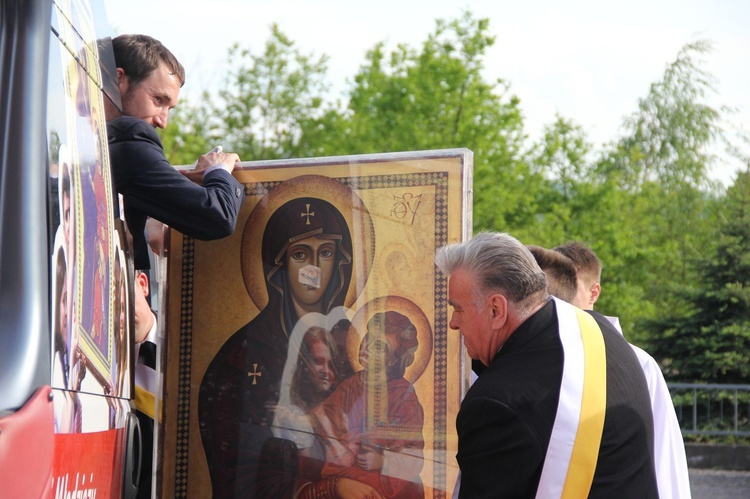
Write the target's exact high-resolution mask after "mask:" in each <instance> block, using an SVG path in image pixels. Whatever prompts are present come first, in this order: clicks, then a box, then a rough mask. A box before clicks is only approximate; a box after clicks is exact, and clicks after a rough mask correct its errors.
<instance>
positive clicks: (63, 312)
mask: <svg viewBox="0 0 750 499" xmlns="http://www.w3.org/2000/svg"><path fill="white" fill-rule="evenodd" d="M59 319H60V333H61V334H62V335H63V337H64V336H65V334H66V332H67V329H68V289H67V286H65V284H63V286H62V290H61V291H60V317H59Z"/></svg>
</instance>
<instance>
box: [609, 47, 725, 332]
mask: <svg viewBox="0 0 750 499" xmlns="http://www.w3.org/2000/svg"><path fill="white" fill-rule="evenodd" d="M709 50H711V44H710V43H709V42H706V41H698V42H695V43H690V44H687V45H685V46H684V47H683V48H682V49H681V50H680V52H679V53H678V54H677V58H676V59H675V60H674V61H673V62H672V63H670V64H669V65H667V67H666V70H665V72H664V75H663V77H662V78H661V79H660V80H659V81H657V82H655V83H653V84H652V85H651V87H650V90H649V93H648V95H647V96H646V97H644V98H643V99H641V100H640V101H639V105H638V110H637V111H636V112H635V113H634V114H633V115H631V116H630V117H628V118H627V119H626V120H625V126H624V135H623V136H622V138H620V139H619V140H617V141H616V142H613V143H612V144H611V146H610V148H609V150H607V151H605V153H604V154H603V155H602V158H601V160H600V161H599V162H598V167H597V171H596V174H597V177H598V179H597V182H599V183H601V184H602V185H604V186H606V187H605V188H604V189H605V191H606V192H608V193H609V197H608V199H607V203H606V205H604V206H599V207H598V208H599V213H598V214H599V216H600V218H601V219H602V220H605V221H606V223H607V225H608V227H609V229H610V230H611V231H616V232H611V233H609V234H606V233H602V234H600V236H601V237H603V238H604V239H605V240H606V241H607V246H608V248H609V250H610V251H611V255H610V256H611V260H609V261H608V260H604V259H603V260H604V262H605V268H608V270H609V271H608V272H607V273H606V274H605V275H607V276H609V277H611V278H613V279H614V282H613V284H614V286H613V287H614V291H615V293H609V292H607V293H606V294H604V295H603V303H602V305H603V306H609V305H614V306H615V307H617V308H616V309H614V310H613V311H612V312H615V313H617V314H618V315H621V316H624V317H625V320H624V325H625V326H626V331H629V332H630V333H631V334H632V335H633V336H632V337H631V340H632V339H635V340H642V339H645V338H643V334H642V333H643V331H641V330H639V328H638V325H637V321H636V319H638V318H651V317H654V316H655V314H656V313H658V312H657V311H660V310H673V309H674V308H675V307H680V306H683V305H684V304H683V303H682V302H681V301H680V300H677V299H676V297H675V296H674V294H673V293H672V285H678V286H683V285H695V283H697V282H698V281H697V280H696V279H697V276H696V274H695V271H694V269H693V267H691V266H690V265H688V262H689V261H690V260H691V259H694V258H699V257H701V256H702V255H703V254H704V253H706V252H707V251H710V249H711V248H712V247H713V241H714V239H715V233H716V223H715V218H714V216H713V212H712V205H713V203H714V200H715V199H716V197H717V189H716V186H715V185H714V184H713V183H712V182H711V181H710V179H709V171H710V167H711V165H713V164H714V162H715V161H716V158H715V157H714V155H713V154H712V153H711V151H712V147H713V146H715V145H716V143H717V139H718V138H719V136H720V134H721V130H722V128H721V120H722V115H721V112H720V110H718V109H716V108H714V107H712V106H710V105H709V104H708V103H707V96H708V95H710V94H713V93H714V89H713V86H712V83H713V77H712V76H711V75H710V73H708V72H707V71H706V70H705V69H704V68H703V62H702V60H701V58H700V57H701V55H702V54H704V53H706V52H708V51H709ZM603 208H606V211H605V210H604V209H603ZM603 279H604V277H603ZM605 284H606V282H605ZM628 295H629V296H628ZM605 310H607V309H605Z"/></svg>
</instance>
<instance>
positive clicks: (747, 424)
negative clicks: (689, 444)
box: [667, 383, 750, 437]
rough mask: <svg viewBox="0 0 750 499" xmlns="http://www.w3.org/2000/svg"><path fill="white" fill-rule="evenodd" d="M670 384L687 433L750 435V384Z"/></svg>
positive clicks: (673, 399)
mask: <svg viewBox="0 0 750 499" xmlns="http://www.w3.org/2000/svg"><path fill="white" fill-rule="evenodd" d="M667 385H668V386H669V391H670V393H671V395H672V402H673V403H674V408H675V412H676V413H677V419H678V420H679V422H680V428H682V434H683V435H706V436H719V435H731V436H742V437H746V436H750V385H724V384H698V383H667Z"/></svg>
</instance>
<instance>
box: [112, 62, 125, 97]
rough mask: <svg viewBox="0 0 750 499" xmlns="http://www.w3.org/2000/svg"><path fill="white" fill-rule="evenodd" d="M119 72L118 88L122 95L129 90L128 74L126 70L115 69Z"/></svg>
mask: <svg viewBox="0 0 750 499" xmlns="http://www.w3.org/2000/svg"><path fill="white" fill-rule="evenodd" d="M115 73H116V74H117V88H118V90H119V91H120V95H124V94H125V92H127V90H128V75H126V74H125V70H124V69H122V68H117V69H116V70H115Z"/></svg>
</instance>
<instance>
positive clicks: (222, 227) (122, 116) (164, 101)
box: [105, 35, 245, 269]
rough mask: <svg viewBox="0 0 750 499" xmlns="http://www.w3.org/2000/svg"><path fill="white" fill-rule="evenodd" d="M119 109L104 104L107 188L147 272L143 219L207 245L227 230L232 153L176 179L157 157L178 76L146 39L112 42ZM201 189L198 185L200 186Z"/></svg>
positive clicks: (235, 204) (239, 190) (232, 201)
mask: <svg viewBox="0 0 750 499" xmlns="http://www.w3.org/2000/svg"><path fill="white" fill-rule="evenodd" d="M112 47H113V49H114V55H115V64H116V66H117V69H116V76H117V82H118V90H119V93H120V97H121V99H122V108H121V109H117V108H116V107H115V105H113V104H112V103H111V102H109V101H108V100H107V99H105V111H106V116H107V135H108V139H109V153H110V160H111V163H112V172H113V177H114V183H115V189H116V190H117V192H118V193H120V194H122V195H123V200H124V206H125V220H126V222H127V224H128V229H129V230H130V233H131V235H132V237H133V247H134V248H133V252H134V258H135V268H136V269H148V268H149V262H148V249H147V242H146V239H145V236H144V229H145V224H146V219H147V217H151V218H154V219H156V220H159V221H161V222H163V223H165V224H167V225H169V226H171V227H173V228H174V229H176V230H178V231H180V232H182V233H183V234H185V235H188V236H192V237H195V238H198V239H203V240H210V239H219V238H222V237H226V236H228V235H230V234H232V232H234V228H235V224H236V222H237V214H238V212H239V209H240V206H242V202H243V201H244V199H245V191H244V189H243V187H242V184H240V183H239V182H238V181H237V180H236V179H235V178H234V177H233V176H232V170H233V169H234V165H235V163H237V162H239V161H240V158H239V156H237V155H236V154H227V153H224V152H222V151H221V149H220V148H217V149H216V150H214V151H212V152H210V153H208V154H205V155H203V156H201V157H200V158H199V160H198V163H197V164H196V167H195V168H194V169H193V170H192V171H189V172H186V173H184V174H182V173H180V172H179V171H177V170H175V169H174V168H173V167H172V166H171V165H170V164H169V162H168V161H167V159H166V157H165V156H164V149H163V147H162V144H161V140H160V139H159V136H158V135H157V134H156V130H155V128H156V127H158V128H165V127H166V126H167V121H168V119H169V110H170V109H172V108H173V107H175V105H176V104H177V100H178V98H179V93H180V88H181V87H182V85H183V84H184V82H185V71H184V69H183V67H182V65H181V64H180V63H179V61H178V60H177V58H176V57H175V56H174V55H173V54H172V53H171V52H170V51H169V50H168V49H167V48H166V47H164V45H162V44H161V43H160V42H159V41H158V40H155V39H153V38H151V37H149V36H146V35H121V36H118V37H116V38H114V39H113V40H112ZM201 184H202V185H201Z"/></svg>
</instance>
